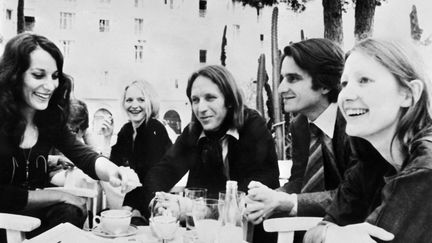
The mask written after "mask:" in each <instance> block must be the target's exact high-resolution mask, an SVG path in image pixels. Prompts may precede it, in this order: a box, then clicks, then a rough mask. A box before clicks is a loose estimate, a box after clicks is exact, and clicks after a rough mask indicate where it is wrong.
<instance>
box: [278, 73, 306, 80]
mask: <svg viewBox="0 0 432 243" xmlns="http://www.w3.org/2000/svg"><path fill="white" fill-rule="evenodd" d="M283 76H285V77H288V78H291V79H292V78H295V79H302V78H303V76H301V75H300V74H298V73H285V74H283Z"/></svg>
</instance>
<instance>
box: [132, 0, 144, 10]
mask: <svg viewBox="0 0 432 243" xmlns="http://www.w3.org/2000/svg"><path fill="white" fill-rule="evenodd" d="M134 6H135V8H139V7H141V8H142V7H144V0H134Z"/></svg>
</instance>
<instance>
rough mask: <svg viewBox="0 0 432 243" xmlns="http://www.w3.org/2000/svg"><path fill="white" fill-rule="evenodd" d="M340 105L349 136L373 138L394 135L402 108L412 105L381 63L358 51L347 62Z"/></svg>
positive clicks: (339, 100) (340, 94)
mask: <svg viewBox="0 0 432 243" xmlns="http://www.w3.org/2000/svg"><path fill="white" fill-rule="evenodd" d="M341 84H342V91H341V92H340V93H339V99H338V103H339V107H340V109H341V111H342V114H343V115H344V117H345V119H346V121H347V125H346V132H347V134H348V135H351V136H357V137H362V138H365V139H367V140H369V141H372V140H373V139H383V138H387V139H388V138H390V139H391V138H392V137H393V135H394V133H395V130H396V125H397V122H398V119H399V112H400V109H401V107H406V106H408V105H409V104H410V98H409V96H408V95H407V93H406V91H404V90H403V89H402V88H400V87H399V84H398V83H397V80H396V78H395V77H394V76H393V75H392V74H391V73H390V72H389V71H388V70H387V69H386V68H385V67H384V66H383V65H381V64H380V63H379V62H377V61H376V60H375V59H373V58H372V57H370V56H368V55H365V54H363V53H362V52H359V51H354V52H352V53H351V54H350V56H349V57H348V59H347V61H346V63H345V69H344V72H343V74H342V78H341Z"/></svg>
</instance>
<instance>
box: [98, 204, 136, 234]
mask: <svg viewBox="0 0 432 243" xmlns="http://www.w3.org/2000/svg"><path fill="white" fill-rule="evenodd" d="M131 218H132V213H131V212H130V211H128V210H123V209H112V210H107V211H103V212H102V213H101V216H95V225H97V226H98V227H99V225H100V227H101V230H102V231H104V232H106V233H109V234H115V235H117V234H122V233H126V232H127V231H128V229H129V225H130V222H131ZM98 219H99V222H97V220H98Z"/></svg>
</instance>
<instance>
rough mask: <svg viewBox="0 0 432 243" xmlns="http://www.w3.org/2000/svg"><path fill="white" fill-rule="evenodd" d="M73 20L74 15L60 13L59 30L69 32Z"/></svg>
mask: <svg viewBox="0 0 432 243" xmlns="http://www.w3.org/2000/svg"><path fill="white" fill-rule="evenodd" d="M74 19H75V13H70V12H60V29H63V30H70V29H72V25H73V22H74Z"/></svg>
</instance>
